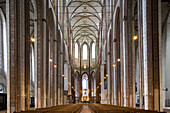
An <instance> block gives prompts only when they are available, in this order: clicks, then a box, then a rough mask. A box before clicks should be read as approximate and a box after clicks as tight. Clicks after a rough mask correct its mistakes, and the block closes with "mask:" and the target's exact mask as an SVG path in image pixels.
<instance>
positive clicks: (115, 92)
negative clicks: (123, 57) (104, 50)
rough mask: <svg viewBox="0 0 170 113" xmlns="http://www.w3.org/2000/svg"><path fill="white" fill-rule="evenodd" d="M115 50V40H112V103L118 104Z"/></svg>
mask: <svg viewBox="0 0 170 113" xmlns="http://www.w3.org/2000/svg"><path fill="white" fill-rule="evenodd" d="M116 62H117V52H116V41H114V42H113V77H112V78H113V99H114V100H113V101H114V105H118V102H117V101H118V98H117V97H118V89H117V88H118V87H117V85H118V84H117V83H118V77H117V68H118V65H117V63H116Z"/></svg>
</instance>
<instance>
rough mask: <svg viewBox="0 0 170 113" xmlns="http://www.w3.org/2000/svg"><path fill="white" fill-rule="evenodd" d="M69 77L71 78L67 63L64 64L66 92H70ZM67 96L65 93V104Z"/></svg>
mask: <svg viewBox="0 0 170 113" xmlns="http://www.w3.org/2000/svg"><path fill="white" fill-rule="evenodd" d="M68 76H69V65H68V63H67V62H65V63H64V78H65V79H64V92H68ZM67 94H68V93H67ZM67 94H66V95H65V93H64V104H66V101H67Z"/></svg>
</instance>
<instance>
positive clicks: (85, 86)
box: [82, 73, 89, 102]
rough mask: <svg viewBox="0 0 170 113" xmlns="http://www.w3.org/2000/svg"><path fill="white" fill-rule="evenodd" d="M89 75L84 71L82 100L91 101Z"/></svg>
mask: <svg viewBox="0 0 170 113" xmlns="http://www.w3.org/2000/svg"><path fill="white" fill-rule="evenodd" d="M88 84H89V83H88V75H87V73H84V74H83V75H82V102H87V101H89V95H88V93H89V87H88Z"/></svg>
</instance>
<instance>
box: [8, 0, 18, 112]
mask: <svg viewBox="0 0 170 113" xmlns="http://www.w3.org/2000/svg"><path fill="white" fill-rule="evenodd" d="M6 13H7V37H8V39H9V51H8V52H9V55H10V56H8V59H9V64H8V66H9V67H10V69H9V72H8V73H9V74H7V78H8V79H7V113H13V112H14V111H15V110H16V97H17V94H16V88H15V87H16V86H15V84H16V77H15V76H16V74H17V71H16V64H17V62H16V56H17V54H16V53H17V52H16V51H17V45H16V42H17V41H16V40H17V39H16V0H6Z"/></svg>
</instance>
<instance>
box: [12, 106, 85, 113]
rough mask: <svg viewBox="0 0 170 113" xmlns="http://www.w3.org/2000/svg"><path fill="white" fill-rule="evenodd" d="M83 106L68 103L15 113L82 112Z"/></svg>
mask: <svg viewBox="0 0 170 113" xmlns="http://www.w3.org/2000/svg"><path fill="white" fill-rule="evenodd" d="M82 108H83V105H82V104H68V105H58V106H52V107H46V108H39V109H36V110H28V111H21V112H14V113H80V112H81V110H82Z"/></svg>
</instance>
